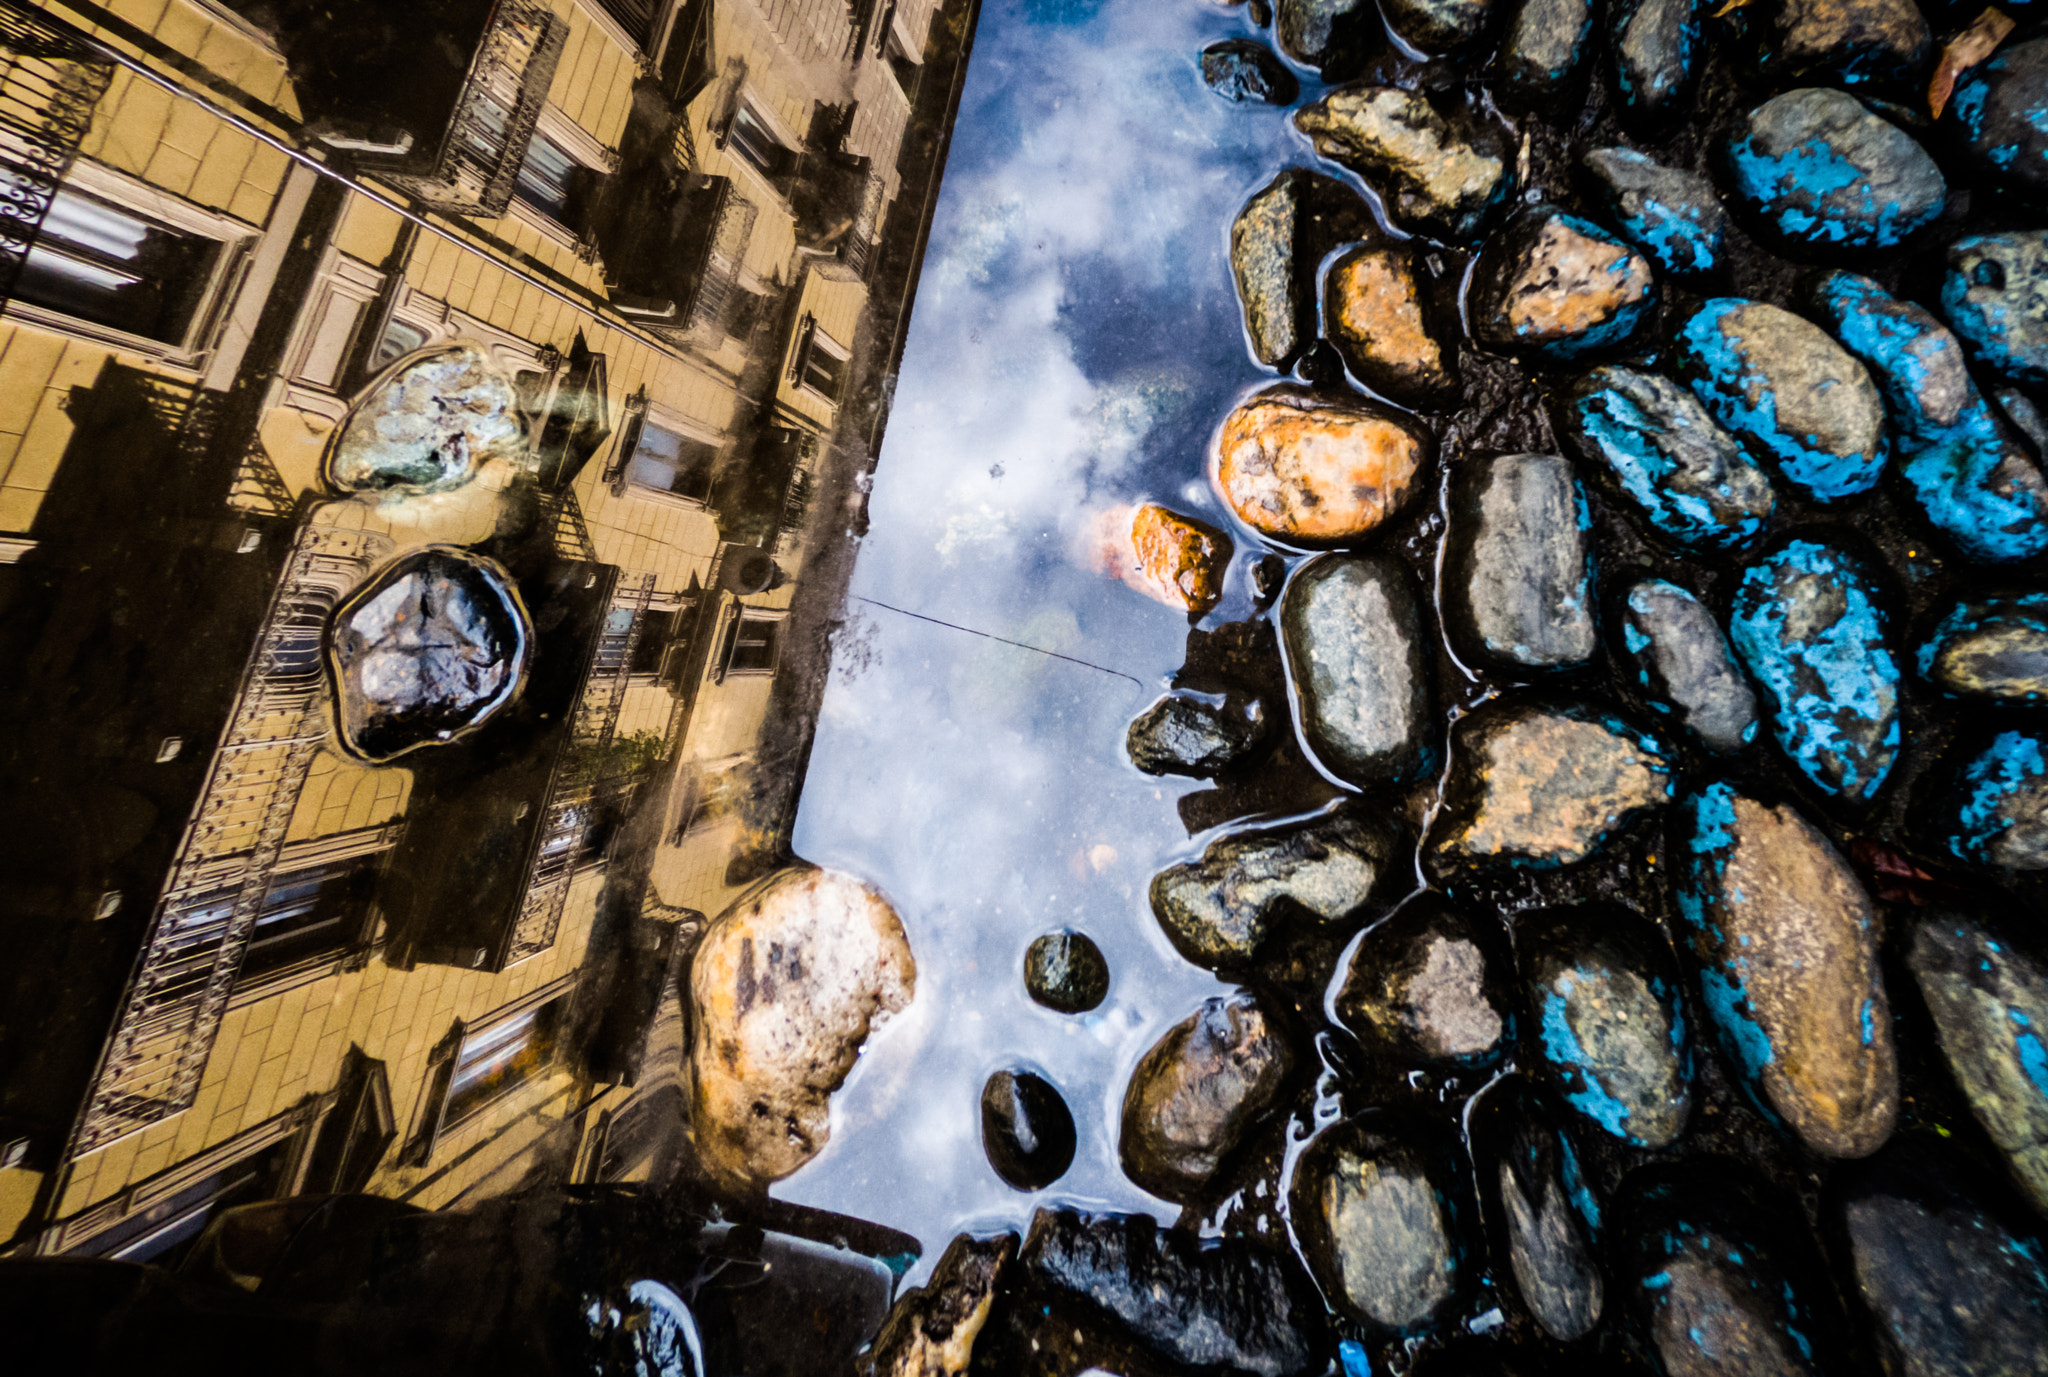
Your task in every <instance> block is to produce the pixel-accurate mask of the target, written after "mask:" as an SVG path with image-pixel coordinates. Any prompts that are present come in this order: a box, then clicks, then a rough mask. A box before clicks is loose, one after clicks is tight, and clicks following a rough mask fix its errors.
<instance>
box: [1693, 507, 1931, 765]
mask: <svg viewBox="0 0 2048 1377" xmlns="http://www.w3.org/2000/svg"><path fill="white" fill-rule="evenodd" d="M1884 623H1885V619H1884V614H1883V611H1882V609H1881V608H1880V607H1879V606H1878V603H1877V599H1876V596H1875V591H1874V590H1873V588H1872V587H1871V584H1870V580H1869V577H1868V575H1867V574H1866V573H1865V572H1864V569H1863V566H1862V565H1861V564H1860V563H1858V562H1857V561H1856V560H1855V559H1853V558H1851V557H1850V556H1848V555H1846V554H1843V553H1842V552H1841V551H1839V550H1835V549H1831V548H1829V547H1828V546H1825V545H1819V544H1816V543H1814V542H1813V541H1810V540H1794V541H1791V542H1789V543H1788V544H1786V545H1785V546H1784V547H1783V548H1781V549H1779V550H1778V551H1776V552H1775V553H1773V554H1771V555H1768V556H1766V557H1765V558H1764V559H1762V560H1759V561H1758V562H1756V563H1754V564H1752V565H1750V567H1749V568H1748V569H1747V570H1745V571H1744V573H1743V575H1742V583H1741V586H1740V587H1738V588H1737V589H1736V593H1735V605H1734V608H1733V610H1732V612H1731V614H1730V617H1729V626H1728V635H1729V639H1730V640H1731V641H1733V642H1734V643H1735V653H1736V654H1737V655H1738V656H1740V657H1741V659H1742V663H1743V665H1744V667H1745V668H1747V669H1748V670H1749V673H1750V677H1751V678H1753V679H1755V680H1756V682H1757V684H1758V685H1759V686H1760V687H1762V689H1763V691H1764V696H1765V698H1766V699H1767V700H1768V701H1769V704H1770V708H1771V726H1772V733H1773V735H1775V736H1776V737H1777V740H1778V744H1779V745H1780V746H1781V747H1783V748H1784V751H1785V754H1786V755H1787V756H1789V757H1790V758H1791V760H1792V763H1793V764H1794V765H1795V766H1797V767H1798V769H1799V771H1800V773H1802V774H1804V775H1805V776H1806V777H1807V778H1808V779H1810V780H1812V781H1813V782H1814V784H1816V785H1817V786H1819V787H1820V788H1822V789H1824V790H1826V791H1827V792H1828V793H1830V794H1841V795H1844V796H1845V797H1847V798H1850V799H1855V800H1863V799H1868V798H1870V797H1872V796H1873V795H1874V794H1876V792H1877V790H1878V788H1879V786H1881V785H1882V784H1883V783H1884V781H1885V776H1886V775H1888V774H1890V773H1891V768H1892V762H1893V760H1894V759H1895V758H1896V757H1897V756H1898V753H1899V667H1898V665H1897V663H1895V662H1894V661H1893V659H1892V654H1891V651H1889V650H1888V649H1886V648H1885V625H1884Z"/></svg>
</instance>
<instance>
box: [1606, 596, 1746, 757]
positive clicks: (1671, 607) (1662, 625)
mask: <svg viewBox="0 0 2048 1377" xmlns="http://www.w3.org/2000/svg"><path fill="white" fill-rule="evenodd" d="M1621 635H1622V642H1623V645H1624V646H1625V648H1626V649H1627V651H1628V655H1629V658H1630V659H1631V660H1632V661H1634V663H1635V667H1636V677H1637V681H1638V682H1639V683H1640V684H1641V686H1642V690H1643V694H1644V696H1645V698H1646V699H1647V700H1648V702H1649V704H1650V707H1651V708H1652V709H1654V710H1655V711H1657V712H1661V713H1664V714H1666V715H1668V716H1669V717H1671V718H1672V720H1674V721H1676V722H1678V723H1679V724H1680V725H1682V726H1684V727H1685V728H1686V729H1687V730H1689V731H1691V732H1692V733H1693V734H1694V735H1695V736H1697V737H1698V738H1699V739H1700V740H1701V742H1703V743H1704V744H1705V745H1706V747H1707V749H1708V750H1713V751H1727V752H1732V751H1739V750H1741V749H1742V748H1743V747H1744V746H1746V745H1748V744H1749V742H1750V741H1751V740H1752V739H1754V738H1755V736H1756V694H1755V693H1754V692H1752V691H1751V689H1750V687H1749V681H1748V680H1746V679H1744V678H1743V677H1742V671H1741V670H1739V669H1737V668H1736V667H1735V655H1734V652H1732V651H1731V650H1730V649H1729V648H1728V638H1727V637H1725V636H1723V635H1722V634H1721V628H1720V627H1719V626H1717V625H1715V624H1714V616H1713V614H1712V613H1711V612H1709V611H1707V609H1706V607H1705V606H1704V605H1703V604H1702V603H1701V602H1700V600H1699V599H1698V598H1696V597H1694V596H1693V595H1692V593H1691V592H1689V591H1687V590H1686V589H1684V588H1681V587H1679V586H1678V585H1677V584H1675V583H1668V582H1666V581H1665V580H1663V579H1644V580H1643V581H1642V582H1641V583H1638V584H1637V585H1636V586H1635V587H1633V588H1631V589H1629V591H1628V597H1627V599H1626V600H1625V602H1624V612H1623V620H1622V624H1621Z"/></svg>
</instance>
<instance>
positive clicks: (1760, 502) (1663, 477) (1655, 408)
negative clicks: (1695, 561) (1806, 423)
mask: <svg viewBox="0 0 2048 1377" xmlns="http://www.w3.org/2000/svg"><path fill="white" fill-rule="evenodd" d="M1558 419H1559V422H1560V426H1559V429H1560V430H1561V431H1562V432H1563V434H1564V436H1565V439H1566V440H1567V441H1568V442H1570V444H1571V446H1572V447H1573V449H1574V450H1576V451H1577V452H1578V453H1579V454H1580V455H1581V456H1582V457H1583V458H1585V460H1586V461H1587V462H1588V463H1591V464H1597V465H1600V466H1601V467H1602V468H1603V469H1604V470H1605V472H1606V473H1607V475H1608V476H1609V477H1610V478H1611V479H1612V480H1613V483H1614V485H1615V486H1617V487H1619V488H1620V489H1621V491H1622V492H1624V493H1625V494H1627V495H1628V497H1629V499H1630V500H1631V501H1633V502H1634V503H1635V505H1636V506H1637V508H1639V509H1640V510H1641V511H1642V513H1643V516H1644V517H1645V518H1646V519H1648V521H1649V523H1650V525H1652V526H1653V527H1655V528H1656V529H1657V530H1658V531H1660V532H1662V533H1663V534H1664V535H1666V536H1669V537H1670V538H1671V539H1673V540H1675V541H1678V542H1679V543H1680V544H1682V545H1690V546H1693V547H1694V548H1697V549H1706V550H1733V549H1739V548H1741V547H1742V546H1744V545H1747V544H1748V543H1749V542H1751V541H1752V540H1754V539H1756V538H1757V537H1758V536H1760V535H1762V534H1763V531H1764V525H1765V523H1766V522H1768V521H1769V520H1770V519H1771V512H1772V510H1773V508H1775V506H1776V505H1777V496H1776V494H1775V493H1773V492H1772V491H1771V480H1770V478H1769V476H1768V475H1766V474H1765V473H1764V471H1763V469H1762V468H1761V467H1760V466H1759V465H1758V464H1757V462H1756V461H1755V460H1753V459H1751V458H1750V457H1749V455H1748V453H1747V452H1746V451H1744V449H1743V448H1742V446H1741V444H1740V443H1738V442H1737V441H1736V439H1735V437H1734V436H1732V435H1730V434H1729V433H1728V432H1727V431H1725V430H1723V429H1722V428H1721V427H1720V425H1719V424H1718V423H1716V422H1715V420H1714V418H1713V417H1712V416H1709V415H1708V414H1707V411H1706V408H1705V407H1703V406H1701V405H1700V402H1699V400H1698V399H1697V398H1696V397H1694V396H1693V394H1692V393H1691V392H1689V391H1687V390H1686V389H1685V388H1683V387H1680V386H1679V385H1678V384H1677V383H1674V382H1672V381H1670V380H1669V379H1668V378H1664V377H1660V376H1659V375H1657V374H1655V373H1639V372H1637V371H1636V370H1634V369H1631V368H1618V367H1612V366H1610V367H1603V368H1596V369H1594V370H1593V371H1592V372H1590V373H1588V374H1586V375H1585V376H1584V377H1582V378H1580V379H1579V380H1578V381H1577V382H1575V383H1573V384H1572V386H1571V388H1570V390H1569V391H1568V392H1567V393H1566V397H1565V402H1564V405H1563V406H1562V407H1561V408H1560V410H1559V416H1558Z"/></svg>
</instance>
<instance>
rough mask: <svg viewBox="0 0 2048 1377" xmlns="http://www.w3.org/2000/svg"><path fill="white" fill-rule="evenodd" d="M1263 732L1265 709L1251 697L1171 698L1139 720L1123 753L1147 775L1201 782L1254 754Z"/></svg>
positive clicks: (1151, 709) (1147, 710)
mask: <svg viewBox="0 0 2048 1377" xmlns="http://www.w3.org/2000/svg"><path fill="white" fill-rule="evenodd" d="M1268 728H1269V724H1268V722H1267V719H1266V710H1265V707H1264V705H1263V704H1261V703H1260V702H1259V701H1258V700H1257V699H1255V698H1253V699H1245V698H1240V697H1236V696H1231V697H1228V698H1226V699H1225V700H1224V701H1223V702H1222V703H1221V704H1220V705H1219V704H1215V703H1208V702H1204V701H1203V700H1202V699H1200V698H1195V697H1192V696H1190V695H1188V694H1184V693H1174V694H1168V695H1167V696H1166V697H1164V698H1162V699H1160V700H1159V701H1158V702H1156V703H1154V704H1153V705H1152V706H1151V707H1149V708H1147V709H1145V711H1144V712H1142V713H1140V714H1139V715H1138V718H1137V720H1136V721H1134V722H1132V723H1131V728H1130V731H1129V732H1127V733H1126V734H1125V736H1124V749H1125V751H1127V752H1128V753H1129V755H1130V757H1131V764H1133V765H1135V766H1137V767H1138V768H1139V769H1141V770H1143V771H1144V772H1145V773H1146V774H1148V775H1194V776H1196V777H1197V778H1206V777H1208V776H1210V775H1213V774H1216V773H1217V772H1219V771H1221V770H1227V769H1229V768H1230V767H1231V766H1232V765H1234V764H1236V763H1237V762H1238V761H1240V760H1242V759H1244V758H1245V757H1246V756H1247V755H1250V754H1251V753H1252V752H1253V751H1255V750H1257V749H1258V747H1259V746H1260V745H1261V744H1262V743H1263V742H1264V741H1265V739H1266V736H1267V733H1268Z"/></svg>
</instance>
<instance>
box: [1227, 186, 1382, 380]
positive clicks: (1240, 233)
mask: <svg viewBox="0 0 2048 1377" xmlns="http://www.w3.org/2000/svg"><path fill="white" fill-rule="evenodd" d="M1371 227H1372V218H1371V215H1370V213H1369V212H1368V211H1367V210H1366V208H1365V203H1364V202H1363V201H1361V200H1359V198H1358V194H1357V193H1356V192H1354V191H1352V190H1351V188H1349V187H1347V186H1345V185H1343V184H1342V183H1341V182H1338V181H1335V180H1333V179H1332V178H1329V177H1325V176H1322V175H1321V174H1319V173H1315V172H1310V171H1307V170H1306V169H1303V168H1298V167H1290V168H1288V169H1286V170H1285V171H1283V172H1281V173H1280V174H1279V175H1278V176H1277V177H1275V178H1274V179H1273V180H1272V181H1270V182H1268V183H1267V184H1266V185H1265V186H1264V187H1261V188H1260V189H1259V190H1258V191H1257V192H1256V193H1254V194H1253V196H1252V198H1251V199H1250V200H1249V201H1247V202H1245V204H1244V209H1242V210H1240V211H1239V212H1238V213H1237V220H1236V221H1235V222H1234V223H1233V224H1232V225H1231V227H1230V268H1231V274H1232V276H1233V277H1234V278H1235V279H1236V282H1237V297H1238V303H1239V305H1241V306H1242V307H1243V308H1244V328H1245V333H1246V334H1247V335H1248V336H1249V337H1250V341H1251V351H1252V357H1253V358H1255V359H1257V360H1258V361H1259V362H1260V363H1262V364H1265V365H1266V366H1267V367H1269V368H1280V369H1286V368H1288V367H1290V366H1292V364H1293V363H1294V361H1295V360H1296V359H1297V358H1299V357H1301V355H1302V354H1303V353H1304V352H1305V351H1306V350H1307V349H1308V348H1309V346H1310V345H1311V344H1312V343H1314V341H1315V333H1316V331H1315V311H1316V288H1315V273H1316V268H1317V266H1318V265H1319V264H1320V263H1321V262H1322V260H1323V256H1324V255H1325V254H1326V253H1328V252H1329V250H1330V249H1332V248H1334V247H1335V246H1336V245H1337V244H1339V243H1342V242H1344V241H1346V240H1348V239H1356V238H1359V237H1360V236H1362V235H1364V234H1366V233H1367V232H1369V231H1370V229H1371Z"/></svg>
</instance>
